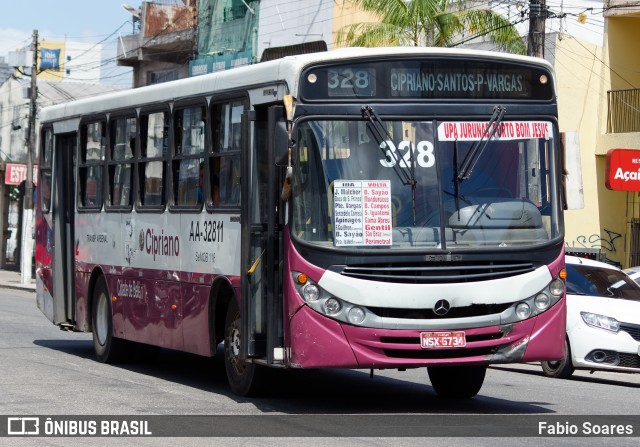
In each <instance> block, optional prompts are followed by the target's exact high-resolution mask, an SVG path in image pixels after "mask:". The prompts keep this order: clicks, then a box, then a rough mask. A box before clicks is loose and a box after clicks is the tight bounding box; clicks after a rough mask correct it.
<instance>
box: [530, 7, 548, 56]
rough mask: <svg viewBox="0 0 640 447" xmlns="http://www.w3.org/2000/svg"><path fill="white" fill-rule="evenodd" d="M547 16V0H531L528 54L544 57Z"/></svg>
mask: <svg viewBox="0 0 640 447" xmlns="http://www.w3.org/2000/svg"><path fill="white" fill-rule="evenodd" d="M546 18H547V5H546V0H530V1H529V35H528V39H527V54H528V55H529V56H534V57H541V58H544V27H545V23H544V22H545V19H546Z"/></svg>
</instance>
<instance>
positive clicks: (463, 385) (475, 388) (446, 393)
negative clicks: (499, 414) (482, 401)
mask: <svg viewBox="0 0 640 447" xmlns="http://www.w3.org/2000/svg"><path fill="white" fill-rule="evenodd" d="M427 371H428V372H429V380H431V386H433V389H434V390H435V391H436V393H437V394H438V396H440V397H445V398H453V399H469V398H471V397H473V396H475V395H476V394H478V392H479V391H480V388H482V384H483V383H484V376H485V374H486V373H487V367H486V366H438V367H429V368H427Z"/></svg>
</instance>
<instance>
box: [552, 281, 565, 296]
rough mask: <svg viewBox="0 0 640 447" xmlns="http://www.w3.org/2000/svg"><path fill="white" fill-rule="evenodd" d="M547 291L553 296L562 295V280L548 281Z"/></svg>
mask: <svg viewBox="0 0 640 447" xmlns="http://www.w3.org/2000/svg"><path fill="white" fill-rule="evenodd" d="M549 292H551V295H553V296H562V295H563V294H564V281H562V280H560V279H554V280H553V281H551V282H550V283H549Z"/></svg>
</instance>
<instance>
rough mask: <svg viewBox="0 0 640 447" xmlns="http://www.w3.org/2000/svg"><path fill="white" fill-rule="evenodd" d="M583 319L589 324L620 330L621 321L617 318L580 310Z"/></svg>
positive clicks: (605, 328) (613, 330)
mask: <svg viewBox="0 0 640 447" xmlns="http://www.w3.org/2000/svg"><path fill="white" fill-rule="evenodd" d="M580 316H581V317H582V320H583V321H584V322H585V323H586V324H587V325H589V326H592V327H597V328H599V329H604V330H607V331H611V332H618V331H619V330H620V322H619V321H618V320H616V319H615V318H611V317H607V316H605V315H600V314H594V313H592V312H580Z"/></svg>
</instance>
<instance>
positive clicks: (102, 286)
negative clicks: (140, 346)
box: [91, 276, 129, 363]
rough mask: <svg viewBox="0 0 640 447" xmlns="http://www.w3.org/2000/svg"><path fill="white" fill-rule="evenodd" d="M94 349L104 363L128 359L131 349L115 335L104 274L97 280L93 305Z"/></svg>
mask: <svg viewBox="0 0 640 447" xmlns="http://www.w3.org/2000/svg"><path fill="white" fill-rule="evenodd" d="M91 326H92V332H93V349H94V351H95V353H96V358H97V359H98V361H100V362H102V363H118V362H121V361H123V360H126V357H127V353H128V351H129V349H128V344H127V342H126V340H122V339H120V338H116V337H114V336H113V313H112V310H111V298H110V296H109V289H108V288H107V283H106V281H105V279H104V277H103V276H101V277H100V278H99V279H98V281H97V282H96V286H95V289H94V292H93V305H92V324H91Z"/></svg>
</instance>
